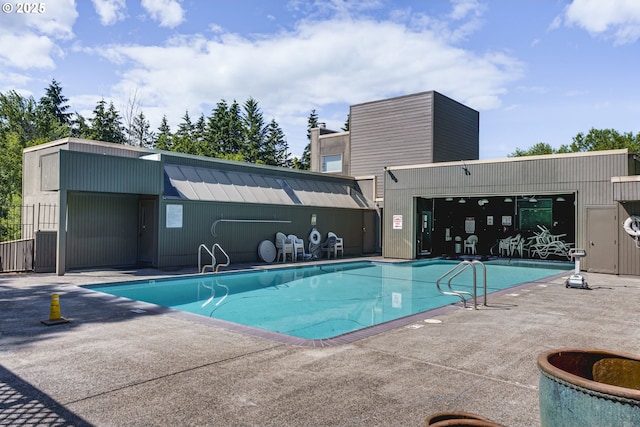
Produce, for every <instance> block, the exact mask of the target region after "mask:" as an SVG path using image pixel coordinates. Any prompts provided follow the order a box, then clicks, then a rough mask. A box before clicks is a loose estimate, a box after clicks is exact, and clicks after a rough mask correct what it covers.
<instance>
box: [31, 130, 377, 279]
mask: <svg viewBox="0 0 640 427" xmlns="http://www.w3.org/2000/svg"><path fill="white" fill-rule="evenodd" d="M147 154H153V155H152V156H148V157H145V158H144V159H143V158H140V157H141V156H143V155H147ZM23 161H24V165H25V168H24V169H23V176H24V178H23V194H24V199H25V203H38V202H43V201H44V200H47V201H48V202H49V203H52V204H56V205H58V206H59V207H60V208H59V210H58V213H57V216H58V217H57V223H58V224H63V225H64V224H66V232H64V231H63V232H58V233H57V242H56V251H55V253H56V257H57V258H56V271H57V272H58V274H64V272H65V270H66V269H70V268H92V267H108V266H134V265H136V264H137V263H138V261H140V259H139V257H140V256H141V254H139V250H142V252H144V255H143V256H144V258H145V262H147V261H146V260H152V261H151V264H152V265H153V266H155V267H170V266H184V265H196V264H197V259H198V246H199V245H200V244H201V243H205V244H207V246H209V247H211V245H212V244H213V243H219V244H221V246H222V247H223V248H224V249H225V250H226V251H227V252H228V253H229V255H230V256H231V260H232V262H246V261H258V254H257V247H258V244H259V243H260V241H262V240H265V239H267V240H272V241H273V240H274V237H275V233H276V232H277V231H283V232H285V233H287V234H289V233H291V234H296V235H298V236H299V237H301V238H303V239H304V240H305V242H306V243H308V234H309V231H310V230H311V228H312V225H311V217H312V215H315V217H316V219H317V223H316V225H315V227H316V228H317V229H318V230H319V231H320V232H321V233H322V234H323V236H326V233H327V232H329V231H333V232H335V233H336V234H338V235H339V236H341V237H343V238H344V242H345V248H344V253H345V255H356V254H358V255H359V254H362V253H363V252H364V251H365V250H366V251H367V252H372V251H374V250H375V239H369V240H371V241H373V242H374V243H373V244H372V248H368V247H365V246H364V245H363V242H364V241H368V240H366V239H364V238H363V229H364V226H363V224H364V221H365V219H367V218H368V217H367V215H369V216H375V214H376V212H375V210H373V209H360V208H358V209H350V208H349V209H347V208H342V209H340V208H337V209H336V208H327V207H324V208H319V207H314V206H300V205H294V206H285V205H277V204H259V203H235V202H233V203H232V202H227V203H223V202H210V201H206V202H205V201H192V200H184V199H172V198H167V199H165V198H163V197H161V196H162V194H163V191H164V188H163V186H164V164H165V162H167V163H170V164H179V165H190V166H201V167H206V168H215V169H222V170H233V171H243V172H247V173H259V174H261V175H272V176H274V177H276V178H280V177H287V178H289V177H290V178H302V179H307V180H308V179H312V180H313V179H314V178H313V177H312V175H313V174H311V173H309V172H306V171H296V170H288V169H282V168H273V167H267V166H261V165H249V164H242V163H238V162H231V161H224V160H213V159H205V158H198V157H196V156H188V155H180V154H174V153H171V154H169V153H158V152H151V151H148V150H141V149H132V148H131V147H123V146H114V145H113V144H107V143H100V142H93V141H83V140H69V139H66V140H61V141H54V142H52V143H48V144H43V145H41V146H38V147H32V148H29V149H26V150H25V151H24V153H23ZM316 175H317V176H316V178H317V182H318V185H320V186H321V185H323V183H328V182H331V183H337V184H341V185H353V184H354V180H353V179H352V178H347V177H344V176H339V175H326V174H316ZM149 200H151V201H153V203H151V204H148V203H146V204H145V205H146V207H147V208H148V207H150V206H156V207H155V208H153V209H154V211H155V210H156V209H157V211H156V212H155V213H154V215H153V218H154V221H155V222H154V225H155V227H154V229H155V233H157V234H155V235H154V236H153V237H152V240H142V242H143V243H142V244H141V243H140V242H139V236H140V235H141V233H140V230H139V229H138V227H139V221H140V215H141V214H140V212H141V211H140V206H141V203H143V201H149ZM170 204H180V205H182V206H183V219H182V227H180V228H168V227H167V224H166V207H167V205H170ZM144 212H147V211H146V210H145V211H144ZM221 218H225V219H267V220H273V219H281V218H282V219H285V220H287V221H291V223H289V224H272V223H267V224H232V223H221V224H220V225H219V226H218V230H219V232H218V233H217V235H216V236H212V235H211V226H212V224H213V222H214V221H216V220H218V219H221ZM372 232H373V231H372ZM142 234H144V233H142ZM146 235H147V236H149V234H148V233H147V234H146ZM151 241H152V242H153V243H150V242H151ZM139 245H140V247H141V249H139V247H138V246H139ZM149 247H151V252H153V253H149Z"/></svg>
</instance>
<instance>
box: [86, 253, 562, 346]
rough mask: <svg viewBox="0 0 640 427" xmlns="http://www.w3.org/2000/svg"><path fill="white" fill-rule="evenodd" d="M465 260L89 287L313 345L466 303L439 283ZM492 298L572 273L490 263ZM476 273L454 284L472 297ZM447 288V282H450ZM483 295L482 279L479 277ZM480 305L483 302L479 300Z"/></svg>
mask: <svg viewBox="0 0 640 427" xmlns="http://www.w3.org/2000/svg"><path fill="white" fill-rule="evenodd" d="M456 264H458V261H446V260H427V261H413V262H402V263H387V262H372V261H357V262H346V263H335V264H323V265H313V266H304V267H286V268H272V269H264V270H249V271H237V272H227V273H218V274H204V275H192V276H181V277H179V278H166V279H158V280H145V281H135V282H122V283H110V284H102V285H87V286H85V288H88V289H91V290H94V291H98V292H103V293H107V294H111V295H116V296H119V297H124V298H129V299H132V300H138V301H144V302H147V303H152V304H156V305H159V306H163V307H169V308H173V309H176V310H181V311H186V312H189V313H195V314H197V315H201V316H206V317H210V318H214V319H220V320H223V321H227V322H233V323H235V324H241V325H246V326H249V327H251V328H259V329H262V330H267V331H272V332H276V333H278V334H284V335H287V336H293V337H298V338H302V339H307V340H322V339H327V338H331V337H336V336H339V335H343V334H348V333H351V332H353V331H358V330H361V329H363V328H369V327H371V326H374V325H379V324H383V323H385V322H389V321H392V320H394V319H399V318H403V317H406V316H410V315H413V314H416V313H421V312H424V311H427V310H432V309H434V308H437V307H442V306H447V305H450V304H454V303H457V302H460V299H459V298H458V297H455V296H447V295H443V294H441V293H440V292H439V291H438V290H437V287H436V280H437V279H438V277H440V276H441V275H442V274H444V273H446V272H447V271H449V270H450V269H451V268H452V267H454V266H455V265H456ZM485 266H486V269H487V293H491V292H495V291H498V290H502V289H506V288H510V287H513V286H516V285H519V284H522V283H526V282H533V281H537V280H540V279H543V278H546V277H549V276H553V275H556V274H560V273H563V272H566V271H568V270H570V269H571V268H572V265H571V264H569V263H535V264H534V263H529V262H518V261H512V262H511V263H507V262H504V261H503V262H500V261H488V262H485ZM472 274H473V273H472V270H471V269H469V270H467V271H464V272H463V273H462V274H460V275H459V276H457V277H455V278H454V279H453V281H452V285H453V287H454V288H455V289H456V290H462V291H467V292H472V288H473V286H472V283H473V276H472ZM445 283H446V281H445ZM477 283H478V295H482V293H483V290H482V283H483V280H482V272H481V271H479V272H478V280H477ZM479 301H480V300H479Z"/></svg>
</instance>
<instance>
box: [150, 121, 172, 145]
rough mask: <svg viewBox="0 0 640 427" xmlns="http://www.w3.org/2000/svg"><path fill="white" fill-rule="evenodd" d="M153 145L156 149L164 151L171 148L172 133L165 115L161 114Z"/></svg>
mask: <svg viewBox="0 0 640 427" xmlns="http://www.w3.org/2000/svg"><path fill="white" fill-rule="evenodd" d="M153 146H154V148H156V149H158V150H164V151H170V150H171V149H172V148H173V134H172V133H171V128H170V127H169V123H168V122H167V116H166V115H164V116H162V120H161V121H160V126H159V127H158V133H157V134H156V137H155V139H154V144H153Z"/></svg>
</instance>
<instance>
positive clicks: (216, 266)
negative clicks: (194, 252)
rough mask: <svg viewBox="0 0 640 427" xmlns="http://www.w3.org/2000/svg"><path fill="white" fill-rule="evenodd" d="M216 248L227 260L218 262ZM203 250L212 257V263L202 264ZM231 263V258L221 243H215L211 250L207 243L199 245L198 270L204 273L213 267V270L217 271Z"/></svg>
mask: <svg viewBox="0 0 640 427" xmlns="http://www.w3.org/2000/svg"><path fill="white" fill-rule="evenodd" d="M216 249H217V250H218V251H219V252H220V253H222V255H224V257H225V258H226V261H225V262H224V263H218V261H217V259H216V255H215V253H216ZM203 251H204V252H206V253H207V254H208V255H209V256H210V257H211V264H205V265H203V264H202V252H203ZM229 264H231V258H229V255H228V254H227V253H226V252H225V251H224V249H222V246H220V245H219V244H217V243H214V244H213V246H212V247H211V250H209V248H208V247H207V245H205V244H204V243H203V244H201V245H200V246H199V247H198V272H200V273H204V272H205V270H206V269H207V268H211V271H213V272H214V273H217V272H218V270H219V269H220V267H227V266H228V265H229Z"/></svg>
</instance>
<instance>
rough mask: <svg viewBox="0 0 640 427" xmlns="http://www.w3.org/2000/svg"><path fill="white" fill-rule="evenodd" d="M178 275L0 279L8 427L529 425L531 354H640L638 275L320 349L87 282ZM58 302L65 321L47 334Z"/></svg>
mask: <svg viewBox="0 0 640 427" xmlns="http://www.w3.org/2000/svg"><path fill="white" fill-rule="evenodd" d="M185 272H187V273H192V271H182V272H171V273H167V272H161V271H154V270H137V271H136V270H112V271H80V272H71V273H67V274H66V275H64V276H56V275H50V274H10V273H4V274H0V426H10V425H11V426H13V425H20V426H36V425H38V426H258V425H259V426H358V425H366V426H421V425H422V423H423V421H424V420H425V418H426V417H427V416H429V415H431V414H433V413H436V412H442V411H465V412H472V413H476V414H480V415H482V416H484V417H487V418H489V419H491V420H493V421H495V422H497V423H500V424H502V425H505V426H512V427H517V426H525V427H531V426H537V425H539V423H540V416H539V408H538V381H539V371H538V368H537V366H536V358H537V356H538V354H540V353H541V352H543V351H546V350H550V349H556V348H597V349H606V350H612V351H623V352H627V353H636V354H638V353H640V328H639V325H640V310H639V302H640V278H639V277H622V276H613V275H602V274H594V273H588V274H585V275H586V276H587V280H588V283H589V285H590V287H591V288H592V289H591V290H583V289H572V288H569V289H567V288H565V286H564V279H565V278H566V277H567V276H568V275H569V274H570V272H568V273H567V275H565V276H563V277H558V276H556V277H555V278H553V279H551V280H541V281H538V282H535V283H531V284H529V285H526V286H524V287H519V288H517V289H515V290H511V291H507V292H503V293H502V294H501V295H497V296H489V304H488V306H487V307H481V308H480V309H479V310H476V311H474V310H468V309H463V308H461V307H454V306H452V307H450V310H448V311H446V312H438V313H436V314H435V317H430V318H428V319H423V320H416V321H415V322H413V323H411V324H409V325H404V326H400V327H397V328H395V329H392V330H389V331H386V332H383V333H380V334H377V335H375V336H371V337H368V338H364V339H361V340H358V341H355V342H352V343H349V344H343V345H334V346H326V347H302V346H295V345H289V344H284V343H280V342H276V341H272V340H269V339H264V338H260V337H256V336H252V335H248V334H244V333H240V332H237V331H233V330H229V329H226V328H222V327H218V326H215V325H211V324H208V323H207V322H200V321H198V320H194V318H189V317H184V316H181V315H179V314H177V313H175V312H173V311H172V310H168V309H167V310H149V309H148V308H149V307H148V306H145V304H142V303H138V302H133V301H128V300H127V301H125V300H122V299H117V300H114V299H113V298H107V297H105V295H103V294H98V293H95V292H90V291H87V290H85V289H83V288H79V287H78V285H81V284H88V283H101V282H110V281H120V280H133V279H141V278H145V277H158V276H163V275H167V274H177V273H185ZM54 293H57V294H59V295H60V310H61V315H62V316H63V317H65V318H67V319H69V320H70V321H69V323H65V324H60V325H55V326H45V325H43V324H42V323H41V320H46V319H48V318H49V310H50V301H51V295H52V294H54ZM427 317H429V316H425V318H427ZM425 320H426V321H425Z"/></svg>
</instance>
